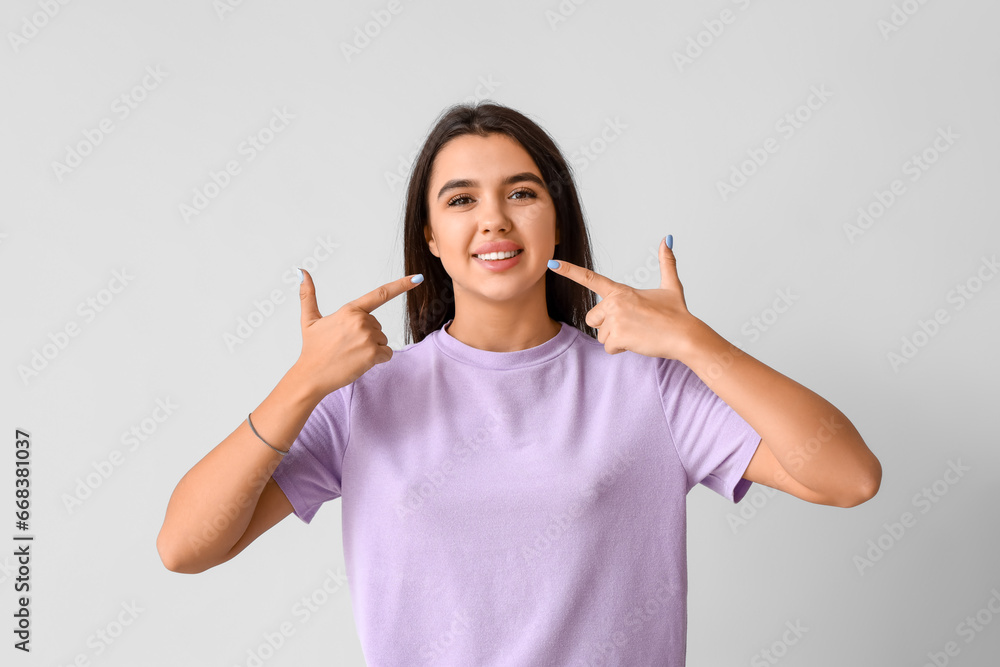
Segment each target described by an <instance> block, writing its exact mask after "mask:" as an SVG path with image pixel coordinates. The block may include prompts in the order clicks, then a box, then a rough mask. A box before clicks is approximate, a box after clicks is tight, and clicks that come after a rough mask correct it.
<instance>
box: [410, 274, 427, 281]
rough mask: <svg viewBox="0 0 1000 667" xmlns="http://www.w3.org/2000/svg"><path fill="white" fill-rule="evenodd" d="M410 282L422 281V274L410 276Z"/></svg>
mask: <svg viewBox="0 0 1000 667" xmlns="http://www.w3.org/2000/svg"><path fill="white" fill-rule="evenodd" d="M410 282H411V283H422V282H424V274H422V273H418V274H417V275H415V276H413V277H412V278H410Z"/></svg>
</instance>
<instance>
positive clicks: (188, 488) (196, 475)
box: [156, 365, 322, 574]
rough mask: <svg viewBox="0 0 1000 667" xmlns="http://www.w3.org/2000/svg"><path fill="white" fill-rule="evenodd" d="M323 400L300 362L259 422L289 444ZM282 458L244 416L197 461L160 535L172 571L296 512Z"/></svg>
mask: <svg viewBox="0 0 1000 667" xmlns="http://www.w3.org/2000/svg"><path fill="white" fill-rule="evenodd" d="M321 398H322V397H321V396H318V395H317V394H316V393H315V392H313V391H312V390H310V389H309V385H308V384H307V382H306V380H305V377H304V373H303V372H302V369H301V367H299V366H298V365H295V366H293V367H292V368H291V369H290V370H289V371H288V373H286V374H285V375H284V377H282V378H281V380H280V381H279V382H278V384H277V386H275V388H274V389H273V390H272V391H271V393H270V394H269V395H268V396H267V398H265V399H264V401H263V402H262V403H261V404H260V405H259V406H258V407H257V408H256V409H254V411H253V417H252V419H253V425H254V427H255V428H256V429H257V432H258V433H260V435H261V436H262V437H263V438H264V439H265V440H267V442H269V443H270V444H272V445H274V446H275V447H277V448H278V449H282V450H288V448H289V447H290V446H291V444H292V442H294V441H295V438H296V437H298V435H299V432H300V431H301V430H302V427H303V426H304V425H305V423H306V420H307V419H308V418H309V415H310V414H311V413H312V411H313V410H314V409H315V408H316V406H317V405H318V404H319V401H320V399H321ZM280 461H281V455H280V454H278V453H277V452H275V451H274V450H273V449H271V448H270V447H268V446H267V445H265V444H264V443H262V442H261V441H260V440H259V439H258V438H257V436H255V435H254V434H253V432H252V431H251V430H250V427H249V425H247V422H246V420H245V419H244V420H243V421H242V422H241V423H240V425H239V426H238V427H237V428H236V430H235V431H233V432H232V433H231V434H229V436H227V437H226V439H225V440H223V441H222V442H221V443H219V444H218V445H217V446H216V447H215V448H214V449H213V450H212V451H210V452H209V453H208V454H206V455H205V456H204V457H203V458H202V459H201V460H200V461H199V462H198V463H197V464H195V466H194V467H193V468H191V470H189V471H188V473H187V474H186V475H184V477H183V478H182V479H181V481H180V482H179V483H178V484H177V488H176V489H174V492H173V494H172V495H171V496H170V502H169V503H168V504H167V511H166V516H165V518H164V520H163V527H162V528H160V534H159V535H158V536H157V539H156V548H157V551H159V553H160V559H161V560H162V561H163V564H164V565H165V566H166V567H167V569H169V570H172V571H174V572H184V573H189V574H193V573H197V572H203V571H205V570H207V569H208V568H210V567H213V566H215V565H218V564H220V563H223V562H225V561H227V560H229V559H230V558H232V557H233V556H235V555H236V554H238V553H239V552H240V551H242V550H243V549H244V548H245V547H246V546H247V545H248V544H249V543H250V542H252V541H253V540H254V539H256V538H257V537H258V536H259V535H260V534H261V533H263V532H264V531H266V530H267V529H268V528H270V527H271V526H273V525H274V524H276V523H277V522H278V521H280V520H281V519H283V518H284V517H286V516H288V514H290V513H291V511H292V507H291V504H290V503H289V502H288V499H287V498H286V497H285V495H284V494H283V493H282V492H281V489H280V488H278V485H277V484H276V483H275V482H274V481H273V480H271V473H272V472H273V471H274V469H275V468H276V467H277V466H278V463H279V462H280ZM269 480H270V481H269ZM265 489H266V490H267V493H266V495H263V496H262V493H263V492H264V491H265ZM258 501H260V502H258ZM258 505H260V507H259V510H258ZM255 510H258V512H257V513H256V515H255ZM248 527H249V528H251V530H248Z"/></svg>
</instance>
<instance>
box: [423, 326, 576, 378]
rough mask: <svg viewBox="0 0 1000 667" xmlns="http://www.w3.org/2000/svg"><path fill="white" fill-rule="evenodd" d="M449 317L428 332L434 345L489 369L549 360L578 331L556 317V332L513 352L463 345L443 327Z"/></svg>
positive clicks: (460, 358) (464, 361) (560, 352)
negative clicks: (557, 323) (435, 328)
mask: <svg viewBox="0 0 1000 667" xmlns="http://www.w3.org/2000/svg"><path fill="white" fill-rule="evenodd" d="M453 321H454V318H452V319H450V320H448V321H447V322H445V323H444V324H442V325H441V328H440V329H438V330H437V331H435V332H434V333H433V334H432V335H431V338H432V339H433V340H434V343H435V345H437V347H438V349H440V350H441V351H442V352H444V353H445V354H447V355H448V356H449V357H452V358H453V359H456V360H457V361H460V362H462V363H464V364H468V365H470V366H478V367H480V368H487V369H491V370H507V369H511V368H524V367H525V366H532V365H534V364H540V363H542V362H545V361H549V360H550V359H553V358H555V357H557V356H559V355H560V354H562V353H563V352H565V351H566V350H567V349H569V346H570V345H572V344H573V341H574V340H576V334H577V333H578V331H577V329H576V327H573V326H570V325H569V324H566V323H565V322H562V321H560V322H559V324H560V328H559V333H557V334H556V335H555V336H553V337H552V338H550V339H548V340H547V341H545V342H544V343H542V344H541V345H536V346H535V347H529V348H527V349H525V350H514V351H513V352H491V351H489V350H480V349H479V348H478V347H472V346H471V345H466V344H465V343H463V342H462V341H460V340H458V339H457V338H455V337H454V336H452V335H451V334H450V333H448V332H447V331H446V329H447V327H448V325H449V324H451V323H452V322H453Z"/></svg>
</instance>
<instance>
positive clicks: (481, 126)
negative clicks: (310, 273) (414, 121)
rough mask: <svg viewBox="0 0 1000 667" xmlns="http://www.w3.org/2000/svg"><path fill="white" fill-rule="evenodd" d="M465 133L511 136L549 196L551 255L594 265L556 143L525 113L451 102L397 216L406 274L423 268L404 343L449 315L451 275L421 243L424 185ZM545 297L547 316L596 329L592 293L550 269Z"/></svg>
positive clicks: (412, 293)
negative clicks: (590, 318) (554, 238)
mask: <svg viewBox="0 0 1000 667" xmlns="http://www.w3.org/2000/svg"><path fill="white" fill-rule="evenodd" d="M465 134H476V135H479V136H483V137H485V136H488V135H490V134H504V135H506V136H508V137H510V138H511V139H513V140H514V141H517V142H518V143H519V144H521V146H523V147H524V149H525V150H526V151H527V152H528V155H530V156H531V159H532V160H534V161H535V164H536V165H538V169H539V171H540V172H541V176H542V180H543V181H545V185H546V187H547V189H548V191H549V195H550V196H551V197H552V202H553V204H554V206H555V212H556V226H557V228H558V229H559V243H558V244H557V245H556V247H555V257H554V258H555V259H565V260H566V261H567V262H571V263H573V264H576V265H578V266H582V267H585V268H588V269H593V268H594V267H593V258H592V257H591V253H590V235H589V232H588V231H587V225H586V222H585V221H584V217H583V209H582V207H581V206H580V199H579V196H578V194H577V191H576V184H575V183H574V182H573V175H572V173H571V172H570V168H569V165H568V164H567V163H566V159H565V158H564V157H563V155H562V153H561V152H560V151H559V148H558V147H557V146H556V143H555V141H553V139H552V137H550V136H549V135H548V133H547V132H546V131H545V130H543V129H542V128H541V127H540V126H539V125H538V124H537V123H535V122H534V121H532V120H531V119H529V118H528V117H527V116H525V115H524V114H522V113H520V112H518V111H515V110H514V109H511V108H510V107H506V106H503V105H500V104H496V103H494V102H492V101H484V102H479V103H476V104H456V105H453V106H451V107H449V108H447V109H445V110H444V111H443V112H442V113H441V115H440V116H439V117H438V120H437V122H436V123H435V124H434V127H433V128H432V129H431V131H430V134H429V135H428V136H427V139H426V141H424V145H423V148H422V149H421V150H420V154H419V155H418V156H417V159H416V161H415V162H414V164H413V169H412V170H411V172H410V180H409V184H408V186H407V191H406V213H405V217H404V220H403V255H404V261H405V266H404V275H412V274H414V273H422V274H424V283H423V285H421V286H420V287H418V288H416V289H412V290H409V291H407V292H406V321H405V323H404V329H405V332H406V342H405V343H404V344H409V343H410V342H417V343H419V342H420V341H422V340H423V339H424V337H425V336H427V334H429V333H431V332H433V331H435V330H437V329H440V328H441V327H442V326H443V325H444V323H445V322H447V321H448V320H450V319H453V318H454V317H455V294H454V291H453V287H452V280H451V277H450V276H449V275H448V274H447V272H445V270H444V266H443V265H442V264H441V259H440V258H439V257H435V256H434V255H433V254H432V253H431V251H430V248H429V247H428V246H427V240H426V238H425V237H424V225H425V224H428V222H429V219H430V218H429V213H428V203H427V188H428V187H429V181H430V177H431V167H432V166H433V164H434V158H435V157H436V156H437V154H438V152H439V151H440V150H441V148H442V147H443V146H444V145H445V144H446V143H447V142H449V141H451V140H452V139H454V138H455V137H459V136H462V135H465ZM545 300H546V305H547V309H548V314H549V317H551V318H552V319H554V320H557V321H561V322H566V323H567V324H570V325H572V326H574V327H576V328H577V329H579V330H580V331H582V332H583V333H585V334H587V335H588V336H590V337H592V338H597V330H596V329H594V328H593V327H590V326H588V325H587V323H586V322H585V321H584V318H585V317H586V316H587V311H589V310H590V309H591V308H593V307H594V306H595V305H597V299H596V297H595V295H594V293H593V292H592V291H590V290H589V289H587V288H586V287H584V286H583V285H579V284H577V283H575V282H573V281H572V280H570V279H568V278H565V277H563V276H558V275H555V274H553V273H552V272H550V271H546V274H545Z"/></svg>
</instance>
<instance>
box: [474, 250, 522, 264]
mask: <svg viewBox="0 0 1000 667" xmlns="http://www.w3.org/2000/svg"><path fill="white" fill-rule="evenodd" d="M519 252H520V250H513V251H511V252H488V253H486V254H485V255H476V257H478V258H479V259H485V260H487V261H494V260H498V259H510V258H511V257H513V256H514V255H516V254H517V253H519Z"/></svg>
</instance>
